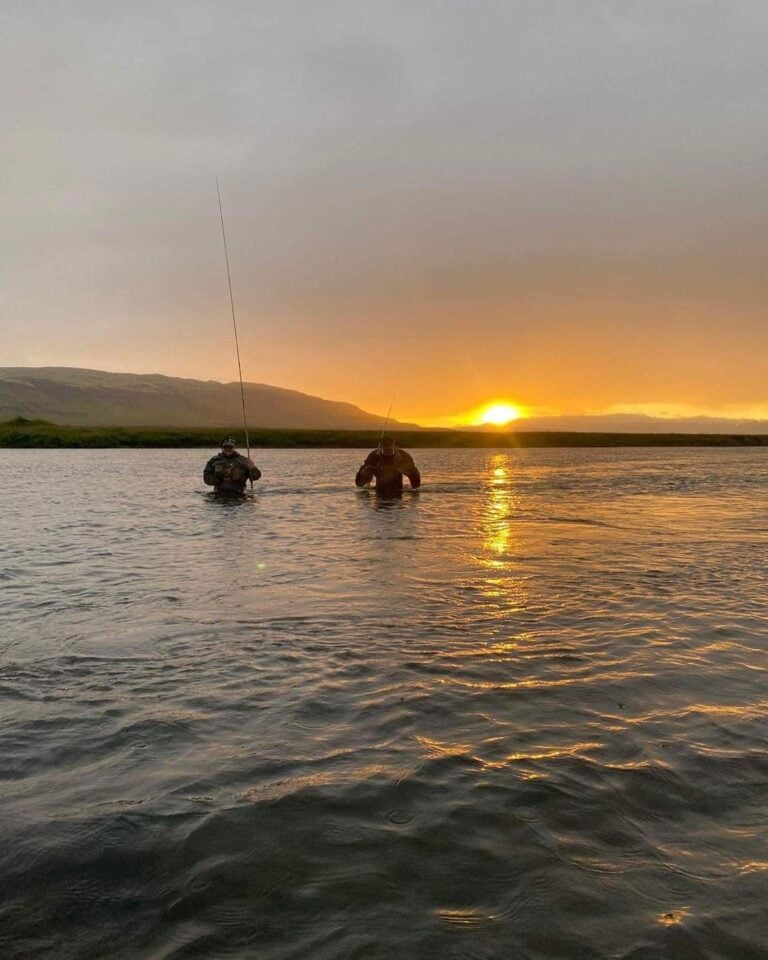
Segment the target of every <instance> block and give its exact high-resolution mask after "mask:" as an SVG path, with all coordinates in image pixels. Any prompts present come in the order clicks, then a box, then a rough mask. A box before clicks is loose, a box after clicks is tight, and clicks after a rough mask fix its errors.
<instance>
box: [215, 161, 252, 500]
mask: <svg viewBox="0 0 768 960" xmlns="http://www.w3.org/2000/svg"><path fill="white" fill-rule="evenodd" d="M216 196H217V197H218V199H219V219H220V220H221V239H222V240H223V241H224V262H225V263H226V265H227V284H228V285H229V304H230V306H231V307H232V329H233V330H234V331H235V353H236V354H237V374H238V376H239V377H240V400H241V401H242V404H243V427H244V429H245V449H246V451H247V454H248V460H250V459H251V441H250V438H249V436H248V416H247V414H246V412H245V390H244V389H243V368H242V366H241V365H240V343H239V341H238V338H237V319H236V318H235V298H234V297H233V296H232V276H231V274H230V272H229V251H228V250H227V232H226V230H225V229H224V211H223V210H222V208H221V190H219V178H218V177H216ZM248 480H249V481H250V484H251V490H253V480H252V479H251V477H250V470H249V476H248Z"/></svg>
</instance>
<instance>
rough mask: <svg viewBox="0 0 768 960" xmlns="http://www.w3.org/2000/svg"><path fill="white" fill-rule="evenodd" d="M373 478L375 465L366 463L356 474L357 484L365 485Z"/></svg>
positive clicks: (358, 485) (359, 485)
mask: <svg viewBox="0 0 768 960" xmlns="http://www.w3.org/2000/svg"><path fill="white" fill-rule="evenodd" d="M372 480H373V467H372V466H370V464H367V463H364V464H363V465H362V467H360V469H359V470H358V471H357V473H356V474H355V486H357V487H364V486H366V485H367V484H369V483H370V482H371V481H372Z"/></svg>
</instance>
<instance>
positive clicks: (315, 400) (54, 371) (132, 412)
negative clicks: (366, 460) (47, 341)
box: [0, 367, 413, 430]
mask: <svg viewBox="0 0 768 960" xmlns="http://www.w3.org/2000/svg"><path fill="white" fill-rule="evenodd" d="M245 399H246V404H247V407H248V420H249V424H250V425H252V426H254V427H285V428H293V429H304V428H306V429H330V430H334V429H338V430H358V429H367V430H375V429H380V428H381V427H382V426H383V420H384V418H383V417H381V416H379V415H377V414H374V413H367V412H366V411H365V410H361V409H360V407H356V406H355V405H354V404H351V403H341V402H339V401H337V400H323V399H322V398H320V397H313V396H310V395H309V394H305V393H299V392H298V391H297V390H286V389H283V388H282V387H272V386H268V385H266V384H262V383H247V384H245ZM14 417H25V418H27V419H43V420H50V421H52V422H53V423H58V424H62V425H68V426H99V427H100V426H122V427H152V426H157V427H222V428H224V427H232V428H236V427H238V426H241V425H242V419H243V412H242V405H241V400H240V385H239V383H219V382H217V381H215V380H192V379H187V378H182V377H166V376H164V375H162V374H140V373H108V372H106V371H103V370H86V369H81V368H78V367H0V421H4V420H11V419H13V418H14ZM390 423H391V424H392V426H393V427H412V426H413V425H412V424H401V423H399V421H397V420H390Z"/></svg>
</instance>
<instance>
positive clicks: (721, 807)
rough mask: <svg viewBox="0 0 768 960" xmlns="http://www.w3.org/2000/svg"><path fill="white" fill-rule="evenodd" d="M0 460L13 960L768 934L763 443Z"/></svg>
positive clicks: (384, 955) (425, 951)
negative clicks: (360, 471) (373, 458)
mask: <svg viewBox="0 0 768 960" xmlns="http://www.w3.org/2000/svg"><path fill="white" fill-rule="evenodd" d="M213 452H214V451H203V450H181V451H179V450H172V451H165V450H144V451H142V450H101V451H66V450H59V451H47V450H46V451H43V450H27V451H17V450H2V451H0V483H1V484H2V489H3V491H4V493H3V510H2V514H1V515H0V542H1V543H2V554H1V555H2V560H1V562H0V612H1V613H2V624H3V630H2V635H1V636H0V776H1V777H2V795H1V798H0V948H1V949H0V952H1V953H2V956H3V957H4V958H5V960H16V958H19V960H30V958H55V960H90V958H105V960H106V958H109V960H171V958H173V960H182V958H183V960H191V958H211V960H214V958H216V960H219V958H236V960H246V958H247V960H250V958H259V960H299V958H306V960H340V958H341V960H348V958H349V960H352V958H359V960H389V958H402V960H412V958H415V960H420V958H433V957H441V958H466V960H491V958H493V960H496V958H498V960H502V958H504V960H506V958H510V960H550V958H551V960H571V958H572V960H601V958H606V960H608V958H610V960H656V958H670V960H673V958H674V960H685V958H697V960H698V958H723V960H726V958H727V960H734V958H738V960H741V958H745V960H752V958H761V960H765V958H766V957H767V956H768V914H767V912H766V908H765V904H766V903H767V902H768V820H767V819H766V794H767V792H768V749H767V747H766V744H767V742H768V739H767V738H768V684H767V683H766V677H767V674H766V667H767V666H768V657H767V656H766V649H767V647H768V625H767V614H768V566H767V565H766V550H767V549H768V449H765V448H751V449H727V448H725V449H723V448H716V449H707V448H694V449H650V450H624V449H610V450H606V449H585V450H573V449H567V450H536V449H528V450H518V451H515V450H504V451H492V450H482V451H480V450H457V451H450V450H415V451H413V453H414V456H415V459H416V462H417V464H418V465H419V467H420V468H421V471H422V475H423V477H424V485H423V487H422V489H421V491H419V492H415V493H414V492H411V491H406V492H405V493H404V495H403V496H402V498H401V499H395V500H391V501H383V500H379V499H378V498H377V497H376V496H375V495H373V494H372V493H370V492H365V491H358V490H356V489H355V487H354V485H353V477H354V473H355V470H356V469H357V467H358V466H359V464H360V462H361V460H362V456H363V451H354V450H345V451H340V450H312V451H299V450H269V451H255V453H254V459H255V460H256V462H257V463H258V465H259V466H260V467H261V469H262V471H263V474H264V476H263V479H262V480H261V481H260V482H258V483H257V484H256V487H255V490H254V493H253V495H252V496H249V497H247V498H245V499H243V500H237V501H229V502H227V501H218V500H216V499H215V498H214V497H212V496H211V495H210V494H209V493H207V492H206V488H205V487H204V486H203V484H202V479H201V473H202V466H203V463H204V462H205V460H206V458H207V457H208V456H209V455H210V454H211V453H213Z"/></svg>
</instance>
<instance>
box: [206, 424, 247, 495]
mask: <svg viewBox="0 0 768 960" xmlns="http://www.w3.org/2000/svg"><path fill="white" fill-rule="evenodd" d="M260 476H261V470H259V468H258V467H257V466H256V464H255V463H254V462H253V460H251V458H250V457H244V456H243V455H242V453H238V452H237V450H236V449H235V441H234V440H232V439H231V438H230V437H227V439H226V440H222V442H221V453H217V454H216V456H215V457H211V459H210V460H209V461H208V463H206V465H205V470H204V471H203V480H204V481H205V483H207V484H208V486H209V487H213V489H214V491H215V492H216V493H228V494H242V493H244V492H245V484H246V481H248V480H250V481H251V483H253V481H254V480H258V479H259V477H260Z"/></svg>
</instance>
